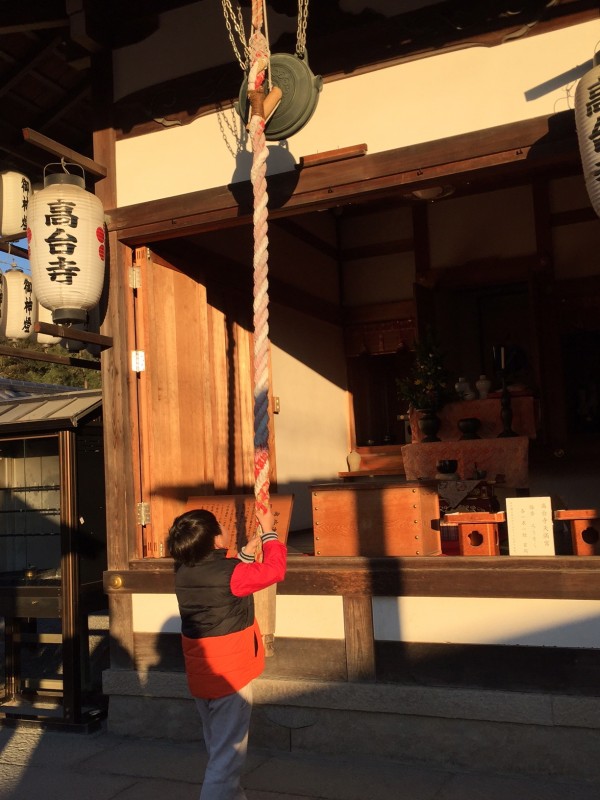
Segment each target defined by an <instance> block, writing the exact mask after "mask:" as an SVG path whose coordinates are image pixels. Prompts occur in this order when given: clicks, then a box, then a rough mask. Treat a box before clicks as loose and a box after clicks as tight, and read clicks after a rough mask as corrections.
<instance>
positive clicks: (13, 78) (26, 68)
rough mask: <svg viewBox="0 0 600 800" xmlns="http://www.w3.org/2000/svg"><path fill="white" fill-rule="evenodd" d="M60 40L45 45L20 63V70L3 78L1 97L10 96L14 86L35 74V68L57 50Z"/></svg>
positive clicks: (57, 37)
mask: <svg viewBox="0 0 600 800" xmlns="http://www.w3.org/2000/svg"><path fill="white" fill-rule="evenodd" d="M60 40H61V37H60V36H55V37H53V38H52V39H51V40H50V42H48V43H45V44H44V45H43V46H42V47H40V48H39V49H38V50H37V52H36V53H34V54H33V55H30V56H29V58H27V59H26V60H25V59H24V60H23V61H21V62H19V68H18V69H15V70H14V71H13V73H12V75H5V76H3V78H2V83H1V84H0V97H3V96H4V95H6V94H8V92H10V90H11V89H12V88H13V86H15V85H16V84H17V83H19V81H21V80H22V79H23V78H24V77H25V76H26V75H28V74H29V73H30V72H33V70H34V69H35V67H36V66H37V65H38V64H39V63H40V62H41V61H43V60H44V59H45V58H46V57H47V56H48V55H49V54H50V53H52V52H53V51H54V50H55V48H56V46H57V45H58V43H59V42H60Z"/></svg>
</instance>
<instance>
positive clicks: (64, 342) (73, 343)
mask: <svg viewBox="0 0 600 800" xmlns="http://www.w3.org/2000/svg"><path fill="white" fill-rule="evenodd" d="M70 328H71V330H72V331H84V330H86V325H84V324H83V323H82V322H78V323H76V324H74V325H71V326H70ZM60 346H61V347H64V348H65V350H67V351H68V352H69V353H81V351H82V350H83V349H84V348H85V344H84V342H80V341H79V339H61V342H60Z"/></svg>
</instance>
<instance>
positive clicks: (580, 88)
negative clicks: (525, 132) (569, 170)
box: [575, 53, 600, 217]
mask: <svg viewBox="0 0 600 800" xmlns="http://www.w3.org/2000/svg"><path fill="white" fill-rule="evenodd" d="M575 124H576V126H577V138H578V140H579V152H580V154H581V161H582V164H583V176H584V178H585V185H586V188H587V191H588V195H589V197H590V201H591V203H592V206H593V207H594V211H595V212H596V214H598V216H599V217H600V53H596V54H595V55H594V66H593V67H592V68H591V69H590V70H589V71H588V72H586V73H585V75H584V76H583V78H581V80H580V81H579V83H578V84H577V89H576V91H575Z"/></svg>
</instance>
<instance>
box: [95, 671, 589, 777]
mask: <svg viewBox="0 0 600 800" xmlns="http://www.w3.org/2000/svg"><path fill="white" fill-rule="evenodd" d="M104 692H105V693H106V695H108V696H109V698H110V699H109V714H108V726H109V729H110V730H111V731H112V732H113V733H117V734H120V735H131V736H145V737H151V738H168V739H173V740H185V741H194V740H201V738H202V733H201V727H200V722H199V719H198V717H197V715H196V710H195V707H194V704H193V701H192V700H191V699H190V698H189V696H188V693H187V685H186V681H185V676H184V675H182V674H180V673H179V674H178V673H162V672H148V673H146V674H143V675H142V674H140V673H134V672H124V671H118V670H108V671H106V672H105V673H104ZM254 700H255V708H254V713H253V717H252V726H251V731H250V746H251V747H260V748H267V749H270V750H282V751H285V752H298V751H303V752H316V753H328V754H349V755H351V754H356V753H360V754H361V755H362V756H365V755H373V756H376V757H378V758H389V759H393V760H398V761H406V762H410V763H415V764H421V765H422V764H431V765H432V766H437V767H458V768H463V769H465V770H476V771H485V770H490V771H502V772H507V773H518V774H540V775H541V774H543V775H557V776H564V777H565V778H567V777H568V778H574V779H578V780H600V762H599V761H598V758H597V753H598V751H599V749H600V697H573V696H566V695H551V694H543V693H521V692H497V691H484V690H477V689H448V688H423V687H413V686H393V685H387V684H352V683H341V682H340V683H335V682H319V681H298V680H281V679H277V680H274V679H265V678H260V679H258V680H257V681H255V684H254Z"/></svg>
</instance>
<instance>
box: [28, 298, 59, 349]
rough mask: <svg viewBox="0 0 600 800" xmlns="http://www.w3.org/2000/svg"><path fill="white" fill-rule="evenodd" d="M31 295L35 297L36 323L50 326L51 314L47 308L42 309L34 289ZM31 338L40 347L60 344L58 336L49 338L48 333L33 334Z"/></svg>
mask: <svg viewBox="0 0 600 800" xmlns="http://www.w3.org/2000/svg"><path fill="white" fill-rule="evenodd" d="M33 295H34V297H35V307H36V309H37V321H38V322H49V323H50V324H52V312H51V311H50V309H49V308H44V306H43V305H42V304H41V303H40V301H39V299H38V298H37V297H36V294H35V289H34V291H33ZM33 336H34V339H35V341H36V342H37V343H38V344H41V345H42V347H51V346H52V345H53V344H60V343H61V341H62V339H61V337H60V336H51V335H50V334H49V333H34V335H33Z"/></svg>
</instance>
